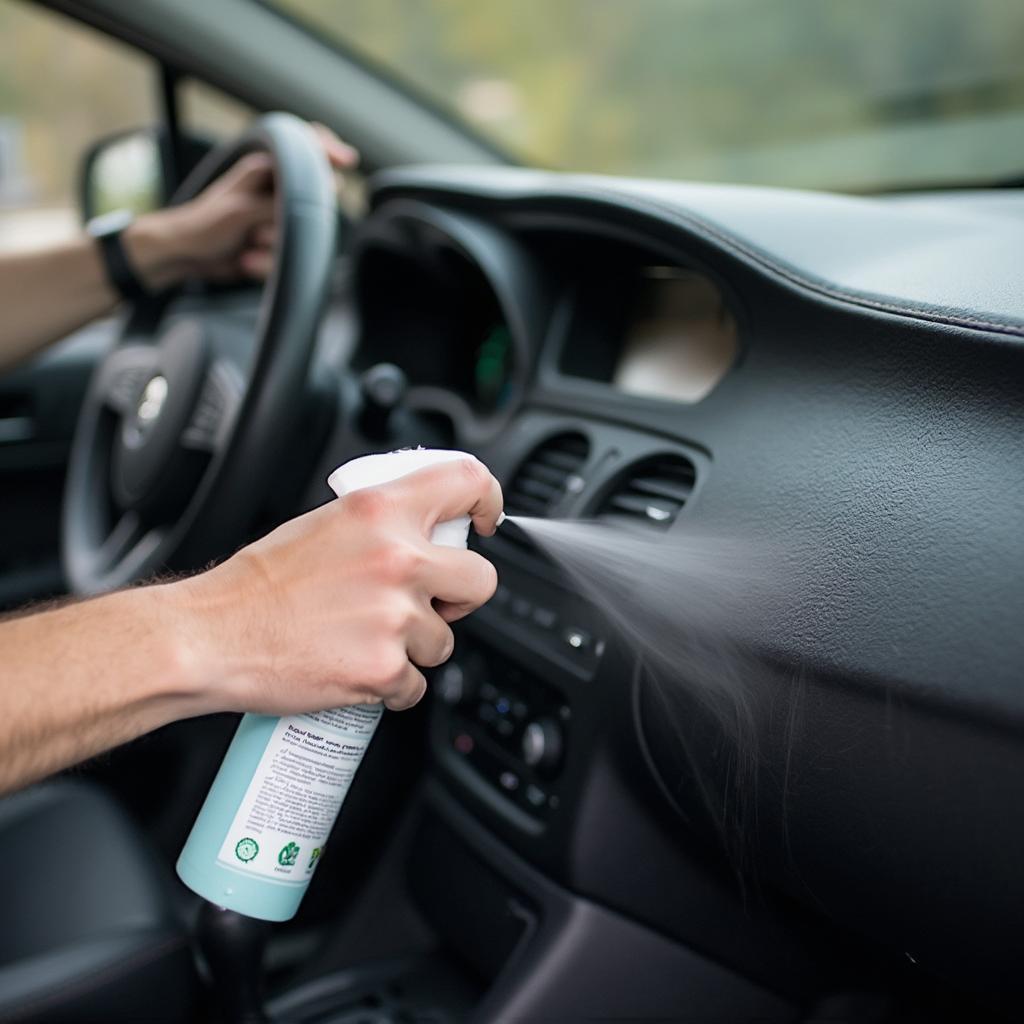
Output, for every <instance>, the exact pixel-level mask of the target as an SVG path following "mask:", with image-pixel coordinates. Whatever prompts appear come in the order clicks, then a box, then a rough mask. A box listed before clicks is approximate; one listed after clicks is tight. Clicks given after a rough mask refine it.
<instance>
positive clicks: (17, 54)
mask: <svg viewBox="0 0 1024 1024" xmlns="http://www.w3.org/2000/svg"><path fill="white" fill-rule="evenodd" d="M156 98H157V92H156V87H155V78H154V63H153V61H152V60H151V59H150V58H148V57H146V56H145V55H143V54H141V53H139V52H137V51H135V50H133V49H132V48H131V47H128V46H126V45H124V44H122V43H120V42H118V41H117V40H114V39H110V38H108V37H107V36H104V35H103V34H102V33H99V32H96V31H94V30H93V29H90V28H87V27H86V26H84V25H79V24H78V23H77V22H74V21H72V20H70V19H68V18H65V17H63V16H61V15H58V14H54V13H52V12H50V11H47V10H44V9H43V8H41V7H37V6H35V5H29V4H25V3H21V2H14V0H0V251H4V250H11V249H25V248H33V247H36V246H39V245H46V244H49V243H53V242H57V241H60V240H62V239H63V238H66V237H69V236H70V235H72V234H73V233H74V232H75V231H76V230H77V229H78V225H79V197H78V193H77V190H78V172H79V167H80V165H81V161H82V157H83V154H84V153H85V151H86V150H87V149H88V148H89V147H90V146H91V145H92V143H94V142H95V141H97V140H98V139H99V138H101V137H104V136H108V135H112V134H115V133H118V132H122V131H127V130H128V129H132V128H139V127H142V126H146V125H152V124H153V123H154V122H155V121H156V120H157V99H156Z"/></svg>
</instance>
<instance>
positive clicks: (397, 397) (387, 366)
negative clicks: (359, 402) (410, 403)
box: [359, 363, 407, 441]
mask: <svg viewBox="0 0 1024 1024" xmlns="http://www.w3.org/2000/svg"><path fill="white" fill-rule="evenodd" d="M406 387H407V383H406V379H405V373H404V372H403V371H402V370H401V369H400V368H399V367H397V366H395V365H394V364H392V363H378V364H377V365H376V366H371V367H370V368H369V369H368V370H367V371H366V372H365V373H364V374H363V375H362V377H361V378H360V380H359V389H360V391H361V392H362V396H363V411H362V416H361V417H360V419H361V423H360V427H361V430H362V433H363V436H364V437H368V438H370V439H371V440H373V441H386V440H388V439H389V438H391V437H393V436H395V435H396V434H397V433H398V428H399V426H400V424H399V423H397V422H395V420H396V415H397V414H399V409H400V406H401V403H402V399H403V398H404V397H405V391H406Z"/></svg>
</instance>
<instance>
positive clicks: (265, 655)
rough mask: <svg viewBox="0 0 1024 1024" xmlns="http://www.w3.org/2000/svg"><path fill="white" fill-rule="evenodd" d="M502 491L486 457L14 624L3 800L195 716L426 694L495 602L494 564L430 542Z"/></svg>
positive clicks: (487, 526)
mask: <svg viewBox="0 0 1024 1024" xmlns="http://www.w3.org/2000/svg"><path fill="white" fill-rule="evenodd" d="M500 511H501V491H500V489H499V487H498V484H497V482H496V481H495V480H494V478H493V477H492V476H491V475H490V474H489V473H488V472H487V470H486V469H485V468H484V467H483V466H481V465H480V463H478V462H476V461H466V462H461V461H460V462H457V463H451V464H447V465H442V466H438V467H436V468H434V469H427V470H423V471H421V472H419V473H415V474H412V475H410V476H409V477H406V478H404V479H403V480H400V481H397V482H395V483H393V484H388V485H386V486H384V487H380V488H373V489H371V490H365V491H356V492H354V493H353V494H351V495H349V496H348V497H346V498H344V499H341V500H339V501H334V502H331V503H329V504H328V505H325V506H323V507H322V508H319V509H317V510H316V511H314V512H310V513H308V514H307V515H305V516H302V517H300V518H298V519H295V520H292V521H291V522H289V523H285V524H284V526H282V527H279V528H278V529H277V530H275V531H274V532H273V533H270V534H268V535H267V536H266V537H264V538H263V539H262V540H260V541H258V542H257V543H255V544H253V545H250V546H249V547H247V548H243V549H242V550H241V551H240V552H239V553H238V554H237V555H235V556H234V557H233V558H230V559H228V561H226V562H224V563H223V564H222V565H220V566H218V567H217V568H215V569H212V570H210V571H209V572H205V573H202V574H200V575H198V576H194V577H191V578H189V579H185V580H181V581H178V582H175V583H167V584H160V585H156V586H150V587H141V588H137V589H133V590H126V591H121V592H119V593H116V594H111V595H108V596H106V597H101V598H96V599H94V600H90V601H83V602H80V603H78V604H73V605H70V606H68V607H65V608H61V609H57V610H55V611H49V612H43V613H40V614H36V615H26V616H23V617H21V618H15V619H12V620H9V621H7V622H5V623H3V624H0V652H2V653H0V657H2V659H3V674H2V677H0V792H7V791H10V790H12V789H16V788H18V787H19V786H23V785H26V784H27V783H29V782H32V781H34V780H36V779H39V778H41V777H43V776H44V775H48V774H50V773H52V772H54V771H58V770H59V769H61V768H64V767H67V766H68V765H71V764H75V763H76V762H78V761H81V760H83V759H85V758H88V757H91V756H93V755H95V754H97V753H100V752H101V751H103V750H107V749H109V748H110V747H113V746H116V745H117V744H119V743H124V742H126V741H128V740H130V739H133V738H134V737H136V736H140V735H141V734H143V733H145V732H148V731H150V730H152V729H155V728H158V727H159V726H161V725H165V724H167V723H168V722H172V721H175V720H177V719H180V718H188V717H192V716H195V715H202V714H208V713H212V712H216V711H249V710H251V711H259V712H265V713H268V714H287V713H292V712H300V711H311V710H322V709H323V708H328V707H340V706H343V705H346V704H354V703H366V702H374V701H380V700H383V701H384V702H385V703H386V704H387V705H388V706H389V707H392V708H395V709H401V708H405V707H409V706H411V705H412V704H415V703H416V701H418V700H419V699H420V697H421V696H422V695H423V692H424V690H425V688H426V682H425V680H424V678H423V676H422V674H421V673H420V671H419V669H418V668H417V666H422V667H429V666H433V665H437V664H440V663H441V662H442V661H444V660H445V659H447V658H448V656H449V655H450V654H451V652H452V647H453V637H452V633H451V629H450V628H449V625H448V623H449V622H452V621H454V620H455V619H457V618H460V617H461V616H462V615H465V614H467V613H468V612H469V611H470V610H472V609H473V608H475V607H477V606H478V605H480V604H483V603H484V602H485V601H486V600H488V599H489V598H490V596H491V594H492V593H493V592H494V587H495V583H496V577H495V573H494V568H493V567H492V566H491V565H490V563H489V562H487V561H486V560H485V559H483V558H481V557H480V556H479V555H477V554H475V553H473V552H471V551H457V550H453V549H449V548H440V547H436V546H435V545H433V544H431V543H430V542H429V540H428V538H429V536H430V533H431V531H432V529H433V526H434V525H435V524H436V523H438V522H443V521H445V520H447V519H452V518H455V517H456V516H459V515H465V514H471V515H473V517H474V521H475V523H476V526H477V529H478V530H479V531H480V532H483V533H486V534H489V533H492V532H493V531H494V527H495V522H496V520H497V517H498V514H499V512H500Z"/></svg>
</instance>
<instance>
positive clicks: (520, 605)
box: [512, 597, 533, 619]
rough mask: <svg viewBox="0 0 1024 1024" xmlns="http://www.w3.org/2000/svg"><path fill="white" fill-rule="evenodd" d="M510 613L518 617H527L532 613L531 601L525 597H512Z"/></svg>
mask: <svg viewBox="0 0 1024 1024" xmlns="http://www.w3.org/2000/svg"><path fill="white" fill-rule="evenodd" d="M512 614H513V615H514V616H515V617H516V618H518V619H528V618H530V616H531V615H532V614H533V602H532V601H527V599H526V598H525V597H514V598H512Z"/></svg>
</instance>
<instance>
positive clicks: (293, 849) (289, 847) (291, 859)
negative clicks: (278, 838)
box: [277, 843, 299, 868]
mask: <svg viewBox="0 0 1024 1024" xmlns="http://www.w3.org/2000/svg"><path fill="white" fill-rule="evenodd" d="M298 859H299V846H298V844H297V843H286V844H285V845H284V846H282V847H281V852H280V853H279V854H278V855H277V863H278V864H280V865H281V867H283V868H290V867H294V866H295V862H296V861H297V860H298Z"/></svg>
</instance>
